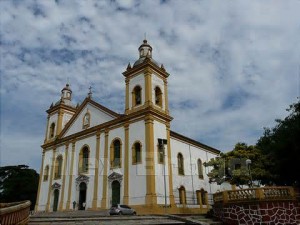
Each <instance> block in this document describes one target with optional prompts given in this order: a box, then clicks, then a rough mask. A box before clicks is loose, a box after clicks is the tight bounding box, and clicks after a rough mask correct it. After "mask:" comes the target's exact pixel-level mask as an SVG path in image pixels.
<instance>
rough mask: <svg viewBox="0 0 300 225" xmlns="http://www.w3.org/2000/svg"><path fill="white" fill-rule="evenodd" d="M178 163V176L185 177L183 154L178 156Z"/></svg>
mask: <svg viewBox="0 0 300 225" xmlns="http://www.w3.org/2000/svg"><path fill="white" fill-rule="evenodd" d="M177 163H178V174H179V175H184V161H183V156H182V154H181V153H178V155H177Z"/></svg>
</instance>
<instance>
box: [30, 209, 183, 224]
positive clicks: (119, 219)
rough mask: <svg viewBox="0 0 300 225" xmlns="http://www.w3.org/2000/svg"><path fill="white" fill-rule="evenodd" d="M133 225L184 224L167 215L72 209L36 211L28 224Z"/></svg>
mask: <svg viewBox="0 0 300 225" xmlns="http://www.w3.org/2000/svg"><path fill="white" fill-rule="evenodd" d="M37 224H41V225H57V224H64V225H104V224H110V225H135V224H151V225H156V224H186V223H185V222H183V221H178V220H175V219H172V218H169V217H167V216H163V215H162V216H160V215H147V216H146V215H145V216H142V215H141V216H139V215H137V216H109V215H108V213H107V211H73V212H52V213H37V214H35V215H32V216H31V217H30V219H29V225H37Z"/></svg>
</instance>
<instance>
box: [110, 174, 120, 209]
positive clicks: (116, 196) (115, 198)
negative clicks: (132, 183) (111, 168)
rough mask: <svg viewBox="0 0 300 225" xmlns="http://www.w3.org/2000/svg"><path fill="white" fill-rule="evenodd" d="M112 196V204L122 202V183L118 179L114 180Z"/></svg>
mask: <svg viewBox="0 0 300 225" xmlns="http://www.w3.org/2000/svg"><path fill="white" fill-rule="evenodd" d="M111 189H112V192H111V193H112V196H111V203H112V205H115V204H119V203H120V183H119V181H117V180H114V181H113V182H112V184H111Z"/></svg>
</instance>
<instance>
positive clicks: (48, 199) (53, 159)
mask: <svg viewBox="0 0 300 225" xmlns="http://www.w3.org/2000/svg"><path fill="white" fill-rule="evenodd" d="M55 152H56V148H53V154H52V164H51V173H50V180H49V187H48V197H47V205H46V212H49V211H50V196H51V192H52V191H51V186H52V182H53V174H54V167H55V164H54V163H55Z"/></svg>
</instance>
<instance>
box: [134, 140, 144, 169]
mask: <svg viewBox="0 0 300 225" xmlns="http://www.w3.org/2000/svg"><path fill="white" fill-rule="evenodd" d="M141 162H142V148H141V144H140V143H139V142H136V143H134V144H133V146H132V164H137V163H141Z"/></svg>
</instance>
